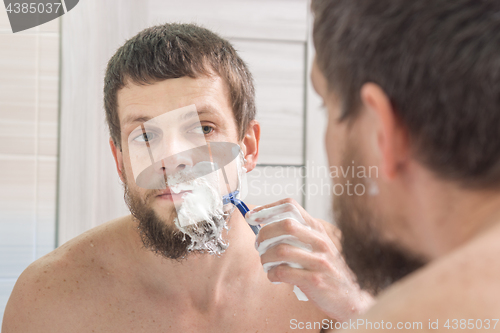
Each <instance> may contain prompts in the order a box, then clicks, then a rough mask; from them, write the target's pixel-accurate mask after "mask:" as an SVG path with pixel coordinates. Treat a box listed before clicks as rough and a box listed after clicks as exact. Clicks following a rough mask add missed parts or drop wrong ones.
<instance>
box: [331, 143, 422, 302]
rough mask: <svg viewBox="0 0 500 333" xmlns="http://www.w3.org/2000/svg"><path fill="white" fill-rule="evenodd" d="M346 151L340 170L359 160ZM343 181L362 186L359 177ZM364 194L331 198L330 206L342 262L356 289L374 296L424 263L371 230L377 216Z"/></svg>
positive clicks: (374, 229)
mask: <svg viewBox="0 0 500 333" xmlns="http://www.w3.org/2000/svg"><path fill="white" fill-rule="evenodd" d="M347 151H348V152H349V153H348V154H347V155H350V156H346V159H345V160H344V163H343V167H344V170H345V168H346V167H347V166H351V167H353V164H351V161H357V162H359V161H360V159H355V158H353V157H354V156H355V154H354V153H353V152H354V149H352V148H350V149H348V150H347ZM346 162H348V163H346ZM367 170H368V168H367ZM347 180H349V181H350V182H351V183H354V185H356V184H357V183H358V184H363V185H365V187H366V184H365V182H363V178H361V179H357V180H354V179H350V178H349V179H344V181H347ZM344 185H345V184H344ZM354 185H353V186H354ZM366 192H368V191H366ZM366 195H368V194H366V193H365V194H364V195H363V196H356V195H353V196H348V195H346V194H345V193H344V194H343V195H340V196H338V197H335V199H334V201H333V207H334V214H335V220H336V222H337V224H338V227H339V228H340V230H341V231H342V238H341V243H342V251H343V255H344V258H345V260H346V263H347V264H348V265H349V267H350V268H351V270H352V271H353V272H354V274H355V275H356V277H357V282H358V283H359V285H360V287H361V288H362V289H365V290H366V291H368V292H370V293H371V294H373V295H377V294H378V293H379V292H381V291H382V290H383V289H385V288H387V287H388V286H390V285H391V284H392V283H394V282H396V281H398V280H400V279H401V278H403V277H405V276H406V275H408V274H410V273H412V272H414V271H415V270H417V269H419V268H421V267H422V266H424V265H425V264H426V260H424V259H422V258H419V257H418V256H416V255H413V254H411V253H409V252H408V251H407V250H405V249H403V248H402V247H401V246H399V245H398V244H395V243H389V242H387V241H383V240H382V239H381V237H380V235H379V232H378V231H377V230H376V228H375V227H374V226H377V225H380V223H377V220H379V219H380V217H377V216H376V214H375V213H373V212H371V211H370V206H369V202H368V200H366V197H365V196H366Z"/></svg>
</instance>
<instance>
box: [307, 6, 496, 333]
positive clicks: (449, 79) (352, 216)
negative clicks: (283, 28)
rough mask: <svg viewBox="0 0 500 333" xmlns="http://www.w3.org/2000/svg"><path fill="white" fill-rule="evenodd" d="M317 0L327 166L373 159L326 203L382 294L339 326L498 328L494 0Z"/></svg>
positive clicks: (363, 272) (362, 273) (347, 248)
mask: <svg viewBox="0 0 500 333" xmlns="http://www.w3.org/2000/svg"><path fill="white" fill-rule="evenodd" d="M312 8H313V12H314V15H315V21H314V44H315V47H316V59H315V62H314V69H313V72H312V81H313V84H314V87H315V89H316V91H317V92H318V93H319V95H321V97H322V98H323V101H324V104H325V106H326V109H327V110H328V116H329V119H328V124H327V134H326V145H327V152H328V158H329V163H330V165H331V166H346V165H351V164H352V161H354V164H356V165H363V166H376V167H378V170H379V175H378V178H376V177H373V178H372V179H369V180H366V179H365V178H360V179H357V178H356V176H355V177H354V178H353V177H351V175H350V174H349V175H348V176H347V177H345V178H344V177H343V179H342V180H341V181H340V183H346V182H347V181H351V182H354V183H363V184H365V185H367V186H371V187H372V188H374V189H375V190H373V191H371V195H369V194H366V195H364V196H351V197H349V196H340V197H338V198H335V200H334V210H335V212H336V217H337V222H338V223H339V225H340V229H341V231H342V246H343V252H344V254H345V257H346V261H347V263H348V264H349V266H350V267H351V268H352V270H353V271H354V273H355V274H356V275H357V278H358V281H359V282H360V284H361V286H363V287H364V288H366V289H369V290H371V291H373V292H380V291H383V292H382V293H381V295H380V297H379V299H378V301H377V304H376V305H375V306H374V307H372V308H371V309H370V310H369V311H368V312H367V313H366V315H365V316H364V318H363V319H360V320H359V321H358V322H357V323H359V326H354V327H353V326H348V325H344V326H343V327H344V328H357V331H358V332H363V331H369V330H370V331H371V330H372V329H373V330H374V329H396V328H399V329H407V330H408V329H411V330H415V331H416V330H433V331H434V330H439V331H449V330H450V329H451V330H454V329H469V330H472V331H480V330H481V329H496V330H498V329H500V324H499V323H498V321H499V319H500V302H499V301H498V299H499V298H500V286H499V284H498V277H499V276H500V263H499V261H498V255H499V253H500V242H499V240H500V130H499V129H500V98H499V96H500V95H499V91H500V48H499V45H500V3H499V2H498V1H495V0H483V1H475V0H453V1H450V0H419V1H394V0H338V1H329V0H313V3H312ZM396 281H397V282H396ZM392 283H394V284H393V285H392ZM389 286H390V287H389ZM387 287H389V288H387ZM346 324H347V323H346ZM339 327H340V326H339Z"/></svg>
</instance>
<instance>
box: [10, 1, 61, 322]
mask: <svg viewBox="0 0 500 333" xmlns="http://www.w3.org/2000/svg"><path fill="white" fill-rule="evenodd" d="M58 85H59V19H56V20H53V21H51V22H48V23H46V24H44V25H42V26H40V27H36V28H32V29H29V30H26V31H23V32H20V33H16V34H13V33H12V31H11V30H10V26H9V21H8V17H7V13H6V12H5V7H4V6H3V5H0V321H1V318H2V317H3V311H4V308H5V304H6V303H7V299H8V297H9V295H10V292H11V291H12V288H13V286H14V283H15V281H16V279H17V277H18V276H19V274H21V272H22V271H23V270H24V269H25V268H26V267H27V266H28V265H29V264H30V263H31V262H32V261H34V260H35V259H37V258H40V257H41V256H43V255H45V254H46V253H48V252H50V251H51V250H53V249H54V245H55V214H56V183H57V146H58V143H57V133H58V125H57V124H58ZM0 326H1V325H0Z"/></svg>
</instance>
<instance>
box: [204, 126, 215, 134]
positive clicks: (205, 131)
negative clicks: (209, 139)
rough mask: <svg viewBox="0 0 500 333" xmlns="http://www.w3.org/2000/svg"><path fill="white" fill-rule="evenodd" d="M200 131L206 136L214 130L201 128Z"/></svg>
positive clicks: (208, 127) (209, 127)
mask: <svg viewBox="0 0 500 333" xmlns="http://www.w3.org/2000/svg"><path fill="white" fill-rule="evenodd" d="M201 130H202V131H203V134H205V135H207V134H210V133H212V131H213V130H214V128H213V127H212V126H201Z"/></svg>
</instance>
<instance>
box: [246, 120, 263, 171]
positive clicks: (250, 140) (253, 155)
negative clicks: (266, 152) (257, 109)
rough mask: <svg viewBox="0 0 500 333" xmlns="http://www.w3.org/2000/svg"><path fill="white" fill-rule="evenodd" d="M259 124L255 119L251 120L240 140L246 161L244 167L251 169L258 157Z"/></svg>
mask: <svg viewBox="0 0 500 333" xmlns="http://www.w3.org/2000/svg"><path fill="white" fill-rule="evenodd" d="M259 142H260V124H259V122H258V121H257V120H252V121H251V122H250V124H249V125H248V128H247V132H246V134H245V137H244V138H243V141H242V148H243V154H244V156H245V159H246V160H247V162H246V163H245V168H246V169H247V171H248V172H250V171H252V170H253V169H254V168H255V166H256V165H257V158H258V157H259Z"/></svg>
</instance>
